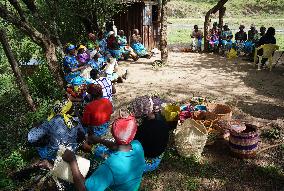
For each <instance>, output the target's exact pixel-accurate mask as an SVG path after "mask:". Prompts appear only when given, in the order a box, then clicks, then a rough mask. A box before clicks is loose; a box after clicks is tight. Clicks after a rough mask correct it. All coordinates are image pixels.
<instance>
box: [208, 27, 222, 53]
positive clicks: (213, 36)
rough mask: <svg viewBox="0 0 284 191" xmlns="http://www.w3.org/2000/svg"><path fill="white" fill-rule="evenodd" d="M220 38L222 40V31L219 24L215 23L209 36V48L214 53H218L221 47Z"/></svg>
mask: <svg viewBox="0 0 284 191" xmlns="http://www.w3.org/2000/svg"><path fill="white" fill-rule="evenodd" d="M219 38H220V30H219V28H218V23H217V22H214V23H213V28H212V29H210V31H209V35H208V36H207V40H209V46H210V48H211V50H212V51H216V50H217V49H218V45H219Z"/></svg>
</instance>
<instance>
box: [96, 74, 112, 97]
mask: <svg viewBox="0 0 284 191" xmlns="http://www.w3.org/2000/svg"><path fill="white" fill-rule="evenodd" d="M93 83H94V84H99V85H100V86H101V87H102V90H103V98H107V99H109V101H111V102H112V84H111V81H110V80H109V79H108V78H106V77H101V78H99V79H96V80H93Z"/></svg>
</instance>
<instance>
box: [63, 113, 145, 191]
mask: <svg viewBox="0 0 284 191" xmlns="http://www.w3.org/2000/svg"><path fill="white" fill-rule="evenodd" d="M136 130H137V124H136V120H135V118H133V117H128V118H126V119H124V118H121V119H117V120H116V121H115V122H114V124H113V125H112V130H111V133H112V136H113V137H114V139H115V142H111V141H107V140H104V139H100V138H97V137H94V136H89V137H88V138H87V139H88V143H90V144H97V143H100V144H104V145H106V146H107V147H109V148H111V149H112V150H113V152H112V153H111V154H110V155H109V156H108V157H107V159H106V160H105V161H104V162H103V163H102V164H101V165H99V167H98V168H97V169H96V171H95V172H94V173H92V175H91V176H90V177H89V178H88V179H86V180H85V178H84V177H83V176H82V175H81V173H80V170H79V168H78V164H77V161H76V158H75V155H74V153H72V152H70V151H69V150H67V151H65V153H64V155H63V157H62V158H63V160H65V161H66V162H68V163H69V164H70V167H71V171H72V175H73V180H74V184H75V187H76V188H77V190H80V191H82V190H88V191H93V190H109V189H110V190H129V191H132V190H133V191H134V190H138V189H139V186H140V183H141V180H142V175H143V170H144V169H145V159H144V152H143V148H142V146H141V144H140V143H139V141H137V140H134V141H133V138H134V136H135V133H136ZM107 188H109V189H107Z"/></svg>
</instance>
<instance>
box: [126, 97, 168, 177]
mask: <svg viewBox="0 0 284 191" xmlns="http://www.w3.org/2000/svg"><path fill="white" fill-rule="evenodd" d="M162 103H163V101H162V100H161V99H160V98H158V97H150V96H141V97H138V98H136V99H135V100H134V101H133V102H132V103H131V106H130V108H129V109H130V111H131V112H132V113H133V115H134V116H135V117H136V118H138V119H140V123H139V124H140V125H139V127H138V130H137V133H136V136H135V140H138V141H139V142H141V144H142V146H143V149H144V154H145V160H146V168H145V169H144V172H149V171H154V170H156V169H157V168H158V166H159V164H160V162H161V160H162V157H163V153H164V152H165V150H166V147H167V144H168V140H169V130H170V128H169V126H168V124H167V123H166V121H165V119H164V118H163V117H162V116H161V112H160V110H161V104H162Z"/></svg>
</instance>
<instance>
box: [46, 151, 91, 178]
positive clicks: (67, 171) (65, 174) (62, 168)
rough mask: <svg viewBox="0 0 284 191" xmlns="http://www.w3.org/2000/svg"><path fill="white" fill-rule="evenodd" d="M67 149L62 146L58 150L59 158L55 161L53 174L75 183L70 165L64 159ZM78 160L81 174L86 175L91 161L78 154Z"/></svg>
mask: <svg viewBox="0 0 284 191" xmlns="http://www.w3.org/2000/svg"><path fill="white" fill-rule="evenodd" d="M65 150H66V148H65V147H61V146H60V148H59V150H58V152H57V158H56V160H55V162H54V167H53V169H52V170H51V174H52V175H53V176H55V177H57V178H60V179H63V180H66V181H67V182H71V183H73V176H72V171H71V168H70V165H69V164H68V163H67V162H65V161H64V160H63V159H62V155H63V154H64V152H65ZM76 160H77V163H78V166H79V170H80V172H81V174H82V175H83V176H84V177H86V175H87V173H88V171H89V168H90V161H89V160H87V159H85V158H83V157H80V156H77V155H76Z"/></svg>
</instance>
